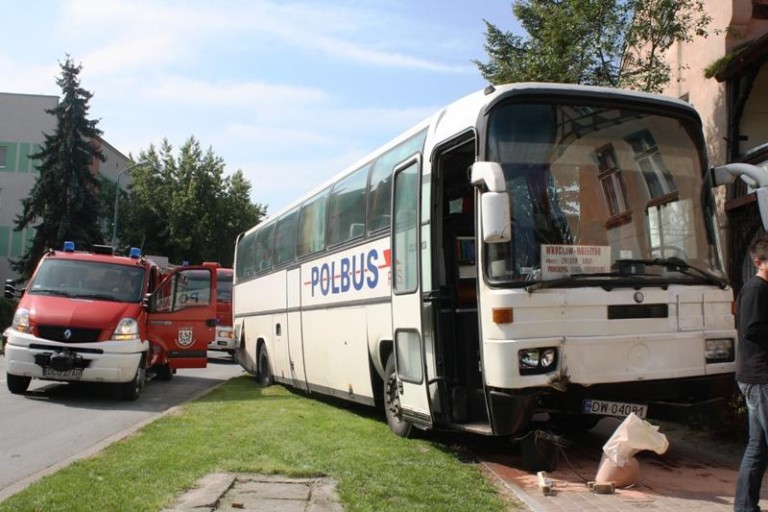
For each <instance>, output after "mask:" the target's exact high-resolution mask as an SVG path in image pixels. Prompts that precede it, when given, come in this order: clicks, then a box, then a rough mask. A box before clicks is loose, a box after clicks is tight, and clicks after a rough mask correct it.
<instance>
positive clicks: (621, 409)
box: [583, 399, 648, 419]
mask: <svg viewBox="0 0 768 512" xmlns="http://www.w3.org/2000/svg"><path fill="white" fill-rule="evenodd" d="M583 412H584V413H585V414H602V415H604V416H628V415H629V413H631V412H633V413H635V415H637V416H638V417H640V418H643V419H644V418H645V415H646V413H647V412H648V406H647V405H643V404H627V403H623V402H606V401H605V400H591V399H587V400H584V410H583Z"/></svg>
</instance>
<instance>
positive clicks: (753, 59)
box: [714, 33, 768, 82]
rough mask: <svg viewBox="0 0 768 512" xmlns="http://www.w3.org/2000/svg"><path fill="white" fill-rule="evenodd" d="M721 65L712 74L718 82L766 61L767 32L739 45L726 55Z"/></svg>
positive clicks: (767, 50) (767, 58)
mask: <svg viewBox="0 0 768 512" xmlns="http://www.w3.org/2000/svg"><path fill="white" fill-rule="evenodd" d="M726 57H727V59H725V60H724V61H723V62H722V67H721V68H720V69H719V70H718V71H717V72H716V73H715V74H714V77H715V79H717V81H718V82H724V81H726V80H728V79H729V78H732V77H734V76H736V75H740V74H743V73H744V71H745V70H747V69H749V68H751V67H753V66H760V65H762V64H763V63H765V62H767V61H768V33H766V34H763V35H762V36H760V37H758V38H757V39H755V40H754V41H751V42H749V43H747V44H745V45H741V46H739V47H737V48H736V49H734V50H733V51H732V52H730V53H729V54H728V55H726Z"/></svg>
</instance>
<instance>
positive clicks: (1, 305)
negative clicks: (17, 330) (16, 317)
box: [0, 297, 16, 333]
mask: <svg viewBox="0 0 768 512" xmlns="http://www.w3.org/2000/svg"><path fill="white" fill-rule="evenodd" d="M14 311H16V301H14V300H10V299H6V298H3V297H0V333H2V332H3V331H4V330H5V328H6V327H8V326H9V325H11V320H13V312H14Z"/></svg>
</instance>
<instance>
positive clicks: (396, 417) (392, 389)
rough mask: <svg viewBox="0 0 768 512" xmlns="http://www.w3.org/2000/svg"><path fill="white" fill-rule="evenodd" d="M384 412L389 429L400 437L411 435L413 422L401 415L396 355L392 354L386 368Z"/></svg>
mask: <svg viewBox="0 0 768 512" xmlns="http://www.w3.org/2000/svg"><path fill="white" fill-rule="evenodd" d="M384 413H385V414H386V415H387V424H388V425H389V429H390V430H391V431H392V432H393V433H394V434H395V435H396V436H400V437H410V435H411V424H410V423H408V422H407V421H405V420H404V419H403V418H402V417H401V416H400V392H399V391H398V389H397V375H395V357H394V355H390V356H389V358H388V359H387V366H386V367H385V368H384Z"/></svg>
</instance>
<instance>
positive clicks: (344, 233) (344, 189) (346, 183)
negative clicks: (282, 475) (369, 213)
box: [328, 166, 370, 245]
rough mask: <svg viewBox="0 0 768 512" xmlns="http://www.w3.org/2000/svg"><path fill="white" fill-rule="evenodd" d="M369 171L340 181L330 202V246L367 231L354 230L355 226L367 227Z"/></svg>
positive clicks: (360, 170)
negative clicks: (366, 196)
mask: <svg viewBox="0 0 768 512" xmlns="http://www.w3.org/2000/svg"><path fill="white" fill-rule="evenodd" d="M368 169H370V166H365V167H362V168H361V169H358V170H357V171H355V172H354V173H352V174H350V175H349V176H347V177H346V178H344V179H343V180H341V181H339V182H338V183H337V184H336V185H335V186H334V187H333V190H332V191H331V197H330V199H329V201H328V211H329V215H328V227H329V229H328V245H333V244H340V243H342V242H346V241H347V240H351V239H352V238H355V237H359V236H362V235H363V233H364V232H365V229H364V228H363V229H360V230H355V229H353V228H354V226H355V224H360V225H362V226H363V227H364V226H365V187H366V184H367V182H368Z"/></svg>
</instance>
